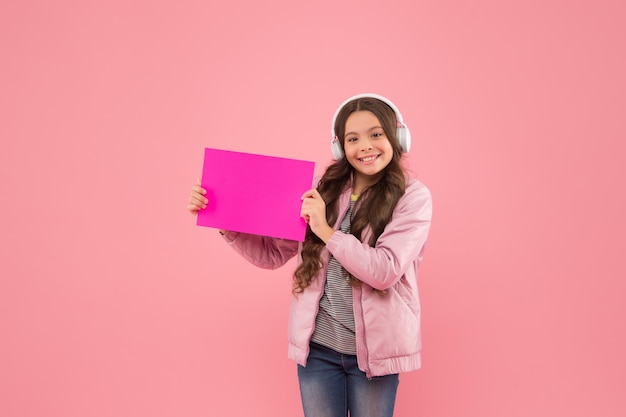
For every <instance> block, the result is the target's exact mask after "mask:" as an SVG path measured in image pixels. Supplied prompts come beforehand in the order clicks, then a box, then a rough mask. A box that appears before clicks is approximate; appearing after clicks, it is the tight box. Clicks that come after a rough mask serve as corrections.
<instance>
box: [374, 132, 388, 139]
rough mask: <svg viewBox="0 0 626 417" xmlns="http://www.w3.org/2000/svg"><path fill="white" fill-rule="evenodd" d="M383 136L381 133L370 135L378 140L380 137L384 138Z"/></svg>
mask: <svg viewBox="0 0 626 417" xmlns="http://www.w3.org/2000/svg"><path fill="white" fill-rule="evenodd" d="M384 135H385V134H384V133H383V132H374V133H373V134H372V137H374V138H380V137H382V136H384Z"/></svg>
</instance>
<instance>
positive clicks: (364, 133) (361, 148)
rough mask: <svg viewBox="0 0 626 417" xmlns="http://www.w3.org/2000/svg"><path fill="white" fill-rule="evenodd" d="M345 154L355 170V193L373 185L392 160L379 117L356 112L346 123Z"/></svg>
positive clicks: (363, 111) (389, 144) (387, 140)
mask: <svg viewBox="0 0 626 417" xmlns="http://www.w3.org/2000/svg"><path fill="white" fill-rule="evenodd" d="M343 145H344V151H345V154H346V158H347V159H348V163H349V164H350V165H352V167H353V168H354V190H353V192H354V193H355V194H360V193H361V191H363V188H364V187H368V186H370V185H372V184H375V183H376V182H377V181H378V180H379V179H380V177H381V176H382V172H383V170H384V169H385V167H386V166H387V165H389V162H391V159H392V158H393V147H392V146H391V143H390V142H389V139H388V138H387V135H385V131H384V130H383V127H382V125H381V124H380V121H379V120H378V118H377V117H376V116H375V115H374V113H372V112H371V111H368V110H361V111H355V112H353V113H352V114H350V116H348V119H347V120H346V134H345V136H344V142H343Z"/></svg>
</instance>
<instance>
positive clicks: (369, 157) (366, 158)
mask: <svg viewBox="0 0 626 417" xmlns="http://www.w3.org/2000/svg"><path fill="white" fill-rule="evenodd" d="M379 156H380V155H371V156H366V157H364V158H359V161H361V162H370V161H373V160H374V159H376V158H378V157H379Z"/></svg>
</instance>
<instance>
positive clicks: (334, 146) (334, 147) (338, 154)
mask: <svg viewBox="0 0 626 417" xmlns="http://www.w3.org/2000/svg"><path fill="white" fill-rule="evenodd" d="M330 150H331V152H332V153H333V158H335V160H336V161H338V160H340V159H341V158H343V149H341V145H340V144H339V139H337V138H335V139H333V141H332V142H331V143H330Z"/></svg>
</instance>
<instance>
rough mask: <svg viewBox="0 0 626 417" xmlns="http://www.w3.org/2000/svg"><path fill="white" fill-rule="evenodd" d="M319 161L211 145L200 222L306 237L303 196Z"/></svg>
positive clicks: (204, 170) (236, 230)
mask: <svg viewBox="0 0 626 417" xmlns="http://www.w3.org/2000/svg"><path fill="white" fill-rule="evenodd" d="M314 168H315V163H314V162H309V161H301V160H296V159H288V158H278V157H272V156H264V155H255V154H249V153H243V152H233V151H225V150H219V149H211V148H206V149H205V151H204V166H203V169H202V181H201V182H202V187H203V188H205V189H206V190H207V194H206V197H207V198H208V200H209V203H208V204H207V207H206V209H204V210H200V211H199V212H198V221H197V224H198V225H199V226H207V227H215V228H218V229H224V230H230V231H235V232H245V233H252V234H256V235H263V236H272V237H279V238H284V239H290V240H298V241H303V240H304V234H305V232H306V222H305V221H304V219H303V218H302V217H300V207H301V205H302V200H301V199H300V197H301V196H302V194H304V192H305V191H307V190H309V189H310V188H311V187H312V184H313V171H314Z"/></svg>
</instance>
